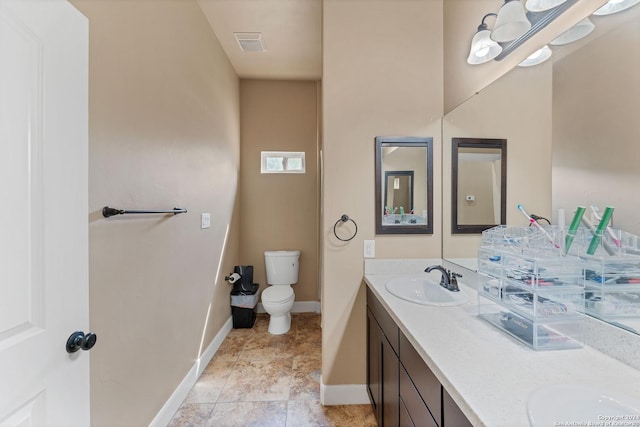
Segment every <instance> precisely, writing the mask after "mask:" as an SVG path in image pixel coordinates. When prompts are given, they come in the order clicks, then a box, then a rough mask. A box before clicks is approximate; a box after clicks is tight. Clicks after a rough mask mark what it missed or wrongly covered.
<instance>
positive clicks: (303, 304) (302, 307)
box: [257, 301, 320, 313]
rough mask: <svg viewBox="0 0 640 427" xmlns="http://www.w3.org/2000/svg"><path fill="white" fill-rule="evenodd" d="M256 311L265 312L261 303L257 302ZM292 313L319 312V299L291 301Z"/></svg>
mask: <svg viewBox="0 0 640 427" xmlns="http://www.w3.org/2000/svg"><path fill="white" fill-rule="evenodd" d="M257 310H258V313H266V311H264V307H263V306H262V303H261V302H259V303H258V307H257ZM291 312H292V313H320V301H295V302H294V303H293V308H292V309H291Z"/></svg>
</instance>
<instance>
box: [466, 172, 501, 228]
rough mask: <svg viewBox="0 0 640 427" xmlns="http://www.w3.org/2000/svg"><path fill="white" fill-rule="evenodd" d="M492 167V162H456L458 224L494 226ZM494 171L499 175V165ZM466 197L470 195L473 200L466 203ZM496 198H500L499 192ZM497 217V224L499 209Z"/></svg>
mask: <svg viewBox="0 0 640 427" xmlns="http://www.w3.org/2000/svg"><path fill="white" fill-rule="evenodd" d="M493 167H494V165H493V162H488V161H484V162H482V161H477V160H475V161H474V160H468V161H465V160H462V161H460V160H459V161H458V224H471V225H475V224H496V222H495V221H496V212H495V209H494V200H493V196H494V191H493V190H494V188H493V187H494V184H493V175H494V172H493V171H494V169H493ZM496 170H497V173H498V174H499V173H500V167H499V165H498V168H497V169H496ZM498 190H499V189H498ZM467 195H472V196H473V197H474V200H473V201H467V200H466V196H467ZM497 197H500V192H499V191H498V194H497ZM497 217H498V222H499V219H500V210H499V209H498V211H497Z"/></svg>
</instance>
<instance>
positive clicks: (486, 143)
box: [451, 138, 507, 234]
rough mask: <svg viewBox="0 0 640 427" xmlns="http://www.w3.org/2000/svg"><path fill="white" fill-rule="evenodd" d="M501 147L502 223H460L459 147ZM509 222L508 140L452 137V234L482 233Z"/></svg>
mask: <svg viewBox="0 0 640 427" xmlns="http://www.w3.org/2000/svg"><path fill="white" fill-rule="evenodd" d="M459 148H491V149H496V148H497V149H500V151H501V153H500V157H501V158H500V174H501V179H500V224H458V149H459ZM506 223H507V140H506V139H496V138H451V234H480V233H482V232H483V231H484V230H487V229H489V228H492V227H495V226H496V225H501V224H502V225H504V224H506Z"/></svg>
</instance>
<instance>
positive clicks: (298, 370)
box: [289, 355, 322, 400]
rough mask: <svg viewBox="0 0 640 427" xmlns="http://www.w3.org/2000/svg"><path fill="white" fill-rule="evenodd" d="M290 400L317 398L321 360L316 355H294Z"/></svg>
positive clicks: (318, 395)
mask: <svg viewBox="0 0 640 427" xmlns="http://www.w3.org/2000/svg"><path fill="white" fill-rule="evenodd" d="M291 370H292V378H291V388H290V392H289V399H290V400H319V399H320V374H321V370H322V362H321V359H320V357H319V356H317V355H307V356H296V357H294V359H293V365H292V367H291Z"/></svg>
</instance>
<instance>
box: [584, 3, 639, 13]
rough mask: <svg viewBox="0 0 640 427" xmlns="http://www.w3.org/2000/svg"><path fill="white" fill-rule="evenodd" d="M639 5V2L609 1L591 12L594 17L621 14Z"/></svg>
mask: <svg viewBox="0 0 640 427" xmlns="http://www.w3.org/2000/svg"><path fill="white" fill-rule="evenodd" d="M638 3H640V0H609V1H608V2H607V4H605V5H604V6H602V7H601V8H600V9H598V10H596V11H595V12H593V14H594V15H596V16H602V15H611V14H612V13H617V12H622V11H623V10H626V9H629V8H630V7H631V6H635V5H636V4H638Z"/></svg>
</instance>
